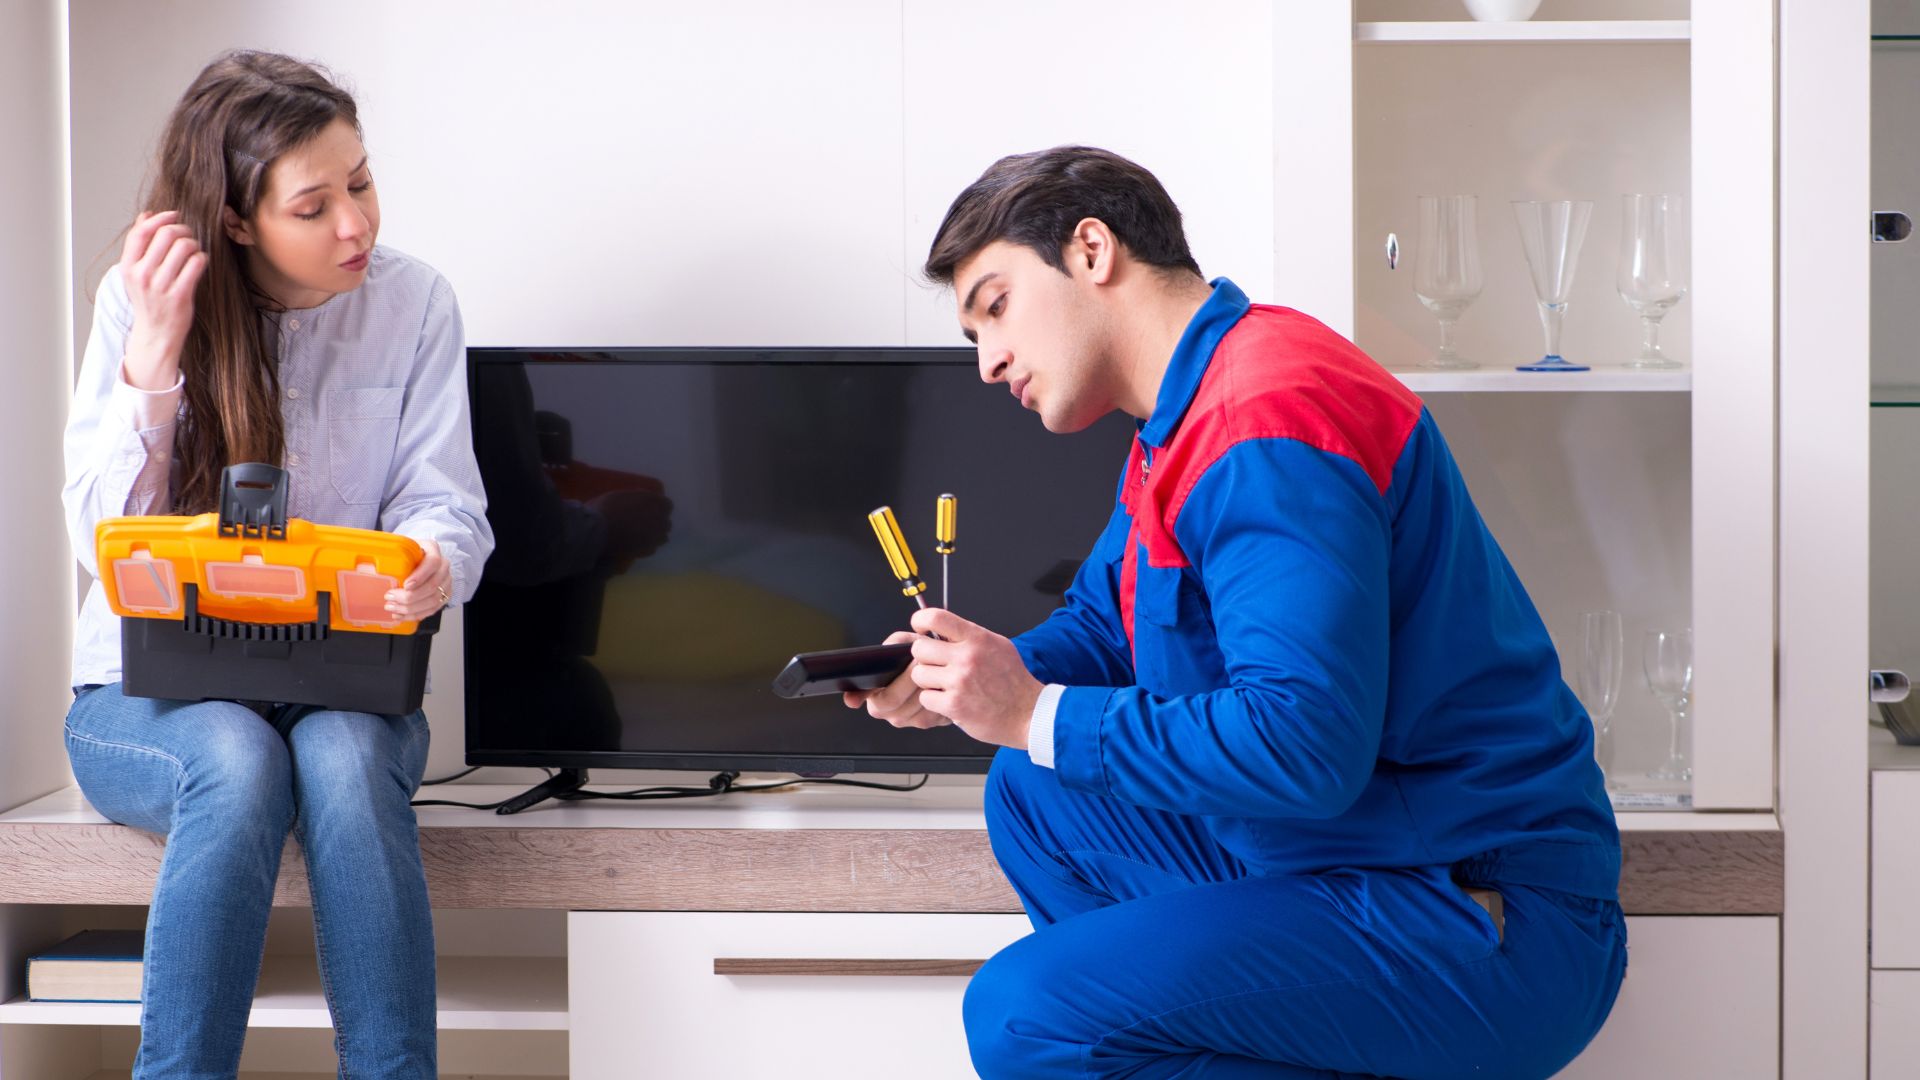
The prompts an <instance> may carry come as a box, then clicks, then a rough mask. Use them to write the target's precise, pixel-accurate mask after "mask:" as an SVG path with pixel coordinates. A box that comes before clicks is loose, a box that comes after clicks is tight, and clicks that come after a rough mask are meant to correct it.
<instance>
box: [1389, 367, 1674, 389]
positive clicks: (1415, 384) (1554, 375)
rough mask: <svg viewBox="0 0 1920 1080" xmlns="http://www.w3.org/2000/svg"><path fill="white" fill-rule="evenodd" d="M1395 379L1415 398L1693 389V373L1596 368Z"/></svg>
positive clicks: (1405, 373) (1487, 370)
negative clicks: (1431, 395) (1480, 394)
mask: <svg viewBox="0 0 1920 1080" xmlns="http://www.w3.org/2000/svg"><path fill="white" fill-rule="evenodd" d="M1389 370H1391V371H1392V372H1393V376H1394V378H1397V379H1399V380H1400V381H1401V382H1403V383H1405V384H1406V386H1407V389H1409V390H1412V391H1413V392H1414V393H1416V394H1452V393H1482V394H1495V393H1498V394H1572V393H1632V394H1637V393H1687V392H1689V391H1691V390H1692V389H1693V371H1692V370H1691V369H1690V368H1681V369H1679V370H1677V371H1631V370H1628V369H1626V368H1619V367H1612V368H1609V367H1599V368H1594V369H1593V370H1591V371H1564V372H1563V371H1515V370H1513V369H1512V368H1511V367H1484V368H1476V369H1474V370H1471V371H1429V370H1426V369H1421V368H1392V369H1389Z"/></svg>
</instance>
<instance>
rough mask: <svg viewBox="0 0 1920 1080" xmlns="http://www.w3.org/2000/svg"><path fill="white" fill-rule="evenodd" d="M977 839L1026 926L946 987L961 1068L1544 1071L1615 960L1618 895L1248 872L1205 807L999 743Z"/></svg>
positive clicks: (1606, 999)
mask: <svg viewBox="0 0 1920 1080" xmlns="http://www.w3.org/2000/svg"><path fill="white" fill-rule="evenodd" d="M987 829H988V835H989V837H990V838H991V840H992V843H993V853H994V856H995V858H996V859H997V860H998V861H999V863H1000V868H1001V869H1002V870H1003V871H1005V872H1006V875H1007V878H1008V880H1009V881H1011V882H1012V883H1013V887H1014V890H1015V891H1016V892H1018V893H1019V894H1020V899H1021V901H1022V902H1023V903H1024V904H1025V905H1026V909H1027V913H1028V915H1029V917H1030V918H1031V919H1032V920H1033V924H1034V928H1035V929H1034V933H1032V934H1030V935H1028V936H1027V937H1025V938H1022V939H1021V940H1019V941H1017V942H1014V943H1013V944H1012V945H1010V946H1008V947H1007V948H1005V949H1003V950H1001V952H1000V953H999V955H997V956H995V957H994V958H993V959H991V960H989V961H987V964H986V966H985V967H983V968H981V970H980V972H979V973H978V974H977V975H975V976H974V978H973V981H972V982H971V983H970V984H969V985H968V987H967V996H966V1006H965V1018H966V1025H967V1042H968V1047H969V1049H970V1050H971V1052H972V1055H973V1064H974V1067H975V1068H976V1069H977V1070H979V1073H980V1075H981V1076H983V1077H987V1078H990V1080H1005V1078H1009V1077H1032V1078H1042V1077H1063V1078H1064V1077H1074V1078H1076V1080H1080V1078H1093V1077H1103V1076H1112V1077H1121V1076H1124V1077H1128V1078H1129V1080H1153V1078H1166V1080H1173V1078H1179V1080H1199V1078H1202V1077H1208V1078H1216V1077H1217V1078H1220V1080H1226V1078H1229V1077H1232V1078H1235V1080H1241V1078H1245V1080H1253V1078H1255V1077H1260V1078H1263V1080H1280V1078H1304V1077H1316V1078H1327V1077H1351V1076H1369V1077H1370V1076H1394V1077H1405V1078H1429V1077H1432V1078H1438V1077H1476V1078H1480V1080H1495V1078H1502V1077H1547V1076H1551V1075H1552V1074H1553V1073H1555V1072H1557V1071H1558V1070H1559V1069H1560V1067H1561V1066H1563V1065H1565V1064H1566V1063H1567V1062H1568V1061H1570V1060H1572V1059H1573V1057H1574V1055H1576V1054H1578V1053H1579V1052H1580V1050H1581V1048H1582V1047H1584V1046H1585V1045H1586V1044H1587V1041H1588V1040H1589V1039H1591V1038H1592V1037H1593V1035H1594V1033H1595V1032H1597V1031H1598V1030H1599V1029H1600V1025H1601V1023H1602V1022H1603V1021H1604V1020H1605V1019H1606V1017H1607V1012H1608V1010H1609V1009H1611V1008H1612V1005H1613V999H1614V995H1615V994H1616V993H1617V992H1618V990H1619V987H1620V980H1621V978H1622V977H1623V976H1624V974H1625V971H1626V962H1627V958H1626V929H1625V925H1624V922H1623V920H1622V918H1621V915H1620V907H1619V905H1618V904H1616V903H1614V902H1613V901H1611V900H1598V899H1589V898H1585V897H1579V896H1573V895H1570V894H1566V893H1560V892H1554V891H1550V890H1545V889H1534V888H1526V887H1522V886H1516V885H1511V884H1501V883H1497V882H1478V881H1477V882H1476V884H1488V885H1490V886H1492V887H1494V888H1495V889H1496V891H1498V892H1499V893H1500V894H1501V896H1502V898H1503V899H1504V901H1505V912H1506V921H1505V934H1504V937H1503V936H1502V935H1501V934H1499V933H1498V932H1497V931H1496V927H1495V926H1494V923H1493V921H1492V919H1491V918H1489V916H1488V915H1487V913H1486V912H1485V911H1484V910H1482V909H1481V907H1480V906H1479V905H1478V904H1476V903H1474V902H1473V900H1472V899H1471V898H1469V897H1468V896H1467V894H1466V893H1465V892H1464V891H1463V890H1462V889H1461V888H1460V887H1459V886H1458V885H1456V884H1454V881H1453V880H1452V876H1451V871H1450V868H1448V867H1411V868H1406V869H1350V870H1334V871H1329V872H1327V873H1323V874H1313V875H1263V874H1261V873H1259V872H1258V870H1257V868H1255V867H1250V866H1247V865H1244V864H1243V863H1241V862H1240V861H1239V860H1238V859H1236V858H1235V857H1234V856H1233V855H1232V854H1230V853H1229V852H1227V851H1226V850H1225V849H1224V848H1222V847H1221V845H1220V844H1219V843H1218V842H1217V841H1215V840H1214V839H1213V836H1212V834H1211V832H1210V831H1209V830H1208V828H1207V823H1206V819H1204V818H1198V817H1192V816H1186V815H1179V814H1171V813H1167V812H1164V811H1160V810H1149V809H1144V808H1141V807H1138V806H1132V805H1129V804H1126V803H1122V802H1119V801H1117V800H1114V799H1109V798H1105V797H1102V796H1099V795H1092V794H1087V793H1084V792H1078V791H1068V790H1066V789H1065V788H1063V787H1061V786H1060V782H1059V780H1058V779H1057V777H1056V775H1055V774H1054V772H1053V770H1051V769H1045V768H1042V767H1040V766H1038V765H1035V764H1033V763H1032V761H1031V760H1030V759H1029V758H1028V757H1027V755H1026V754H1025V753H1023V752H1020V751H1017V750H1002V751H1000V753H999V754H998V755H997V756H996V757H995V758H994V762H993V770H992V772H991V773H990V774H989V776H988V780H987Z"/></svg>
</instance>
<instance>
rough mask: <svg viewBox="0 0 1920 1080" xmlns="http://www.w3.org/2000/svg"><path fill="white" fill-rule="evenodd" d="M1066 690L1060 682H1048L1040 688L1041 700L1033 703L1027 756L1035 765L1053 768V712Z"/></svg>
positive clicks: (1057, 707)
mask: <svg viewBox="0 0 1920 1080" xmlns="http://www.w3.org/2000/svg"><path fill="white" fill-rule="evenodd" d="M1066 692H1067V688H1066V687H1064V686H1062V685H1060V684H1059V683H1048V684H1047V685H1046V686H1044V687H1042V688H1041V690H1040V700H1038V701H1036V702H1034V703H1033V717H1032V718H1031V719H1029V720H1028V721H1027V756H1028V757H1030V758H1032V759H1033V763H1034V764H1035V765H1044V766H1046V767H1047V768H1049V769H1051V768H1053V714H1054V711H1055V710H1057V709H1059V708H1060V695H1061V694H1064V693H1066Z"/></svg>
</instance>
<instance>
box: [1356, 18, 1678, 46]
mask: <svg viewBox="0 0 1920 1080" xmlns="http://www.w3.org/2000/svg"><path fill="white" fill-rule="evenodd" d="M1692 37H1693V27H1692V24H1691V23H1690V22H1688V21H1687V20H1685V19H1606V20H1589V21H1579V22H1575V21H1554V20H1547V21H1540V22H1476V21H1471V20H1457V21H1451V22H1369V23H1356V24H1355V25H1354V28H1353V39H1354V41H1356V42H1358V43H1360V44H1362V45H1406V44H1480V43H1489V42H1561V43H1564V44H1589V45H1590V44H1616V45H1630V44H1636V43H1652V42H1675V41H1679V42H1684V41H1689V40H1691V39H1692Z"/></svg>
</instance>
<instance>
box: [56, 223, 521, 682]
mask: <svg viewBox="0 0 1920 1080" xmlns="http://www.w3.org/2000/svg"><path fill="white" fill-rule="evenodd" d="M269 318H270V323H269V326H268V329H267V332H268V333H271V334H277V338H278V349H277V351H276V355H277V356H278V357H279V375H280V387H281V389H282V390H283V391H284V392H285V393H284V398H285V400H283V401H282V402H281V414H282V416H283V417H284V418H285V421H286V443H287V453H286V463H285V466H286V469H287V472H288V485H287V487H288V494H287V514H288V516H289V517H296V518H304V519H306V520H308V521H314V522H319V523H322V524H327V525H344V526H348V527H351V528H357V529H380V530H382V531H385V532H393V533H399V534H401V535H403V536H410V537H412V538H414V539H415V540H428V539H431V540H434V541H437V542H438V543H439V545H440V550H441V553H442V554H444V555H445V556H446V558H447V562H448V564H449V569H450V570H451V571H452V574H453V586H452V589H453V602H454V603H456V604H457V603H461V602H464V601H466V600H467V599H469V598H471V597H472V596H473V590H474V589H475V588H476V587H477V586H478V585H479V583H480V567H481V565H482V564H483V563H484V562H485V561H486V558H487V555H488V553H489V552H491V551H492V550H493V531H492V529H490V528H489V527H488V525H487V517H486V505H487V503H486V495H485V493H484V492H483V491H482V490H481V487H480V470H479V467H478V466H477V465H476V464H475V463H474V457H473V432H472V426H471V422H470V420H469V418H468V410H467V379H466V371H467V367H466V359H467V358H466V334H465V331H464V329H463V328H462V326H461V323H460V308H459V305H458V304H457V303H456V302H455V300H454V297H453V289H452V288H451V287H450V286H449V285H448V284H447V280H446V279H445V278H443V277H441V276H440V275H439V273H438V272H436V271H435V270H434V269H433V268H432V267H430V266H428V265H426V264H425V263H422V262H420V261H418V260H416V259H413V258H410V257H408V256H406V255H403V254H401V253H400V252H398V251H394V250H393V249H391V248H385V247H376V248H374V249H373V253H372V256H371V257H370V259H369V262H368V267H367V278H366V281H365V282H363V283H362V284H361V286H360V287H359V288H358V289H355V290H353V291H352V292H346V293H340V294H338V295H336V296H334V297H333V298H332V299H330V300H328V301H327V302H326V303H324V304H321V305H320V306H319V307H316V308H311V309H308V310H305V311H295V312H286V313H283V314H281V315H279V316H277V317H269ZM132 323H133V308H132V305H131V303H130V302H129V301H128V299H127V290H126V285H125V283H124V282H123V281H122V280H121V277H120V268H119V267H117V266H116V267H114V268H113V269H112V270H109V271H108V272H107V275H106V278H105V279H104V280H103V281H102V282H101V284H100V292H99V296H98V298H97V300H96V302H95V306H94V312H93V332H92V334H91V336H89V337H88V339H87V352H86V356H85V358H84V359H83V360H82V361H81V365H80V380H79V384H78V386H77V387H76V389H75V390H74V396H73V408H72V412H71V414H70V415H69V416H68V419H67V433H66V489H65V491H64V492H63V494H62V501H63V502H64V503H65V505H66V517H67V537H68V540H69V541H70V542H71V543H72V545H73V551H74V554H75V555H76V556H77V557H78V558H79V560H80V565H81V566H83V567H85V568H86V570H87V572H88V573H90V574H93V575H95V578H96V580H95V581H94V582H93V584H92V587H91V588H89V589H88V590H87V599H86V603H85V604H84V605H82V607H81V611H80V619H79V622H78V624H77V625H76V626H75V627H74V640H73V684H74V685H75V686H80V685H84V684H86V683H111V682H116V681H118V680H119V678H120V620H119V618H118V617H116V616H115V615H114V614H113V610H112V609H111V608H109V607H108V606H107V601H106V596H105V594H104V593H103V592H102V591H101V588H100V582H99V581H98V575H99V570H98V568H97V567H96V566H95V559H94V542H93V531H94V526H96V525H97V524H99V522H100V520H101V519H102V518H109V517H119V516H123V515H130V514H164V513H167V512H168V510H169V505H170V502H171V490H172V488H171V484H172V478H173V469H174V468H175V467H176V465H177V463H176V462H175V461H174V454H173V438H174V429H175V425H176V423H177V422H178V420H179V416H180V409H181V396H182V394H181V391H182V388H183V387H184V386H185V382H184V376H183V378H182V381H180V382H176V383H175V384H174V386H173V387H172V388H171V389H168V390H162V391H157V392H149V391H144V390H140V389H137V388H136V387H134V386H133V385H131V384H130V383H128V382H127V381H126V379H125V377H124V376H123V374H122V373H121V361H122V359H123V357H124V355H125V352H126V346H127V335H128V333H129V332H130V330H131V329H132Z"/></svg>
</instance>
